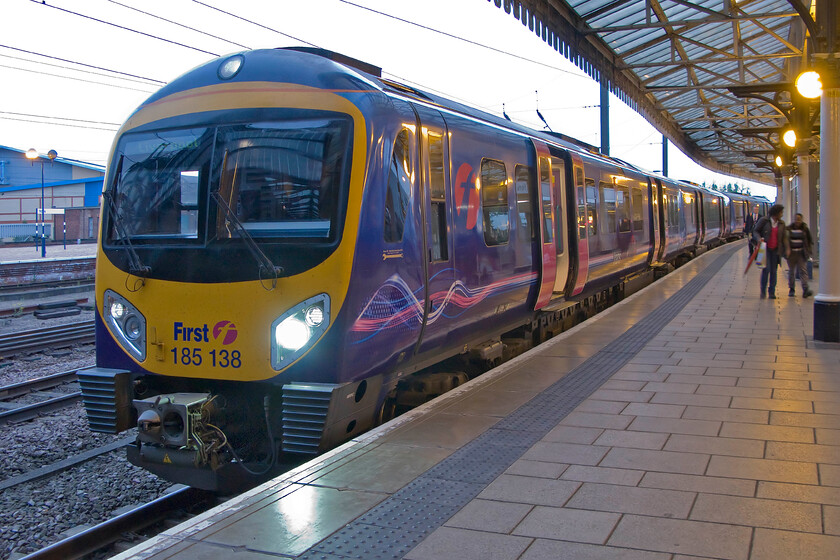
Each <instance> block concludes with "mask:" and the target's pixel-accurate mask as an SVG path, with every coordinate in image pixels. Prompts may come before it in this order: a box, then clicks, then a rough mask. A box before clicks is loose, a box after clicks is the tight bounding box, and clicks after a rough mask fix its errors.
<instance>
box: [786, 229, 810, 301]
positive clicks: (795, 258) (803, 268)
mask: <svg viewBox="0 0 840 560" xmlns="http://www.w3.org/2000/svg"><path fill="white" fill-rule="evenodd" d="M787 229H788V238H789V239H790V256H789V257H788V287H789V288H790V291H789V292H788V296H790V297H793V296H794V289H793V288H794V286H795V285H796V272H797V271H799V280H800V281H801V282H802V297H803V298H807V297H810V296H812V295H813V292H812V291H811V290H810V289H809V288H808V267H807V264H808V259H809V258H810V257H811V248H812V247H813V246H814V241H813V239H811V230H809V229H808V224H806V223H805V222H803V221H802V214H797V215H796V216H795V217H794V220H793V223H792V224H790V225H789V226H788V228H787Z"/></svg>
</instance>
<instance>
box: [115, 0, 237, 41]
mask: <svg viewBox="0 0 840 560" xmlns="http://www.w3.org/2000/svg"><path fill="white" fill-rule="evenodd" d="M107 1H108V2H110V3H111V4H116V5H117V6H120V7H123V8H126V9H128V10H133V11H135V12H139V13H141V14H143V15H146V16H149V17H153V18H155V19H159V20H161V21H165V22H166V23H171V24H172V25H177V26H178V27H183V28H184V29H189V30H190V31H195V32H196V33H200V34H201V35H206V36H207V37H212V38H213V39H218V40H219V41H224V42H225V43H230V44H231V45H236V46H237V47H242V48H243V49H246V50H251V47H248V46H245V45H243V44H241V43H237V42H236V41H231V40H230V39H225V38H224V37H219V36H218V35H213V34H212V33H207V32H206V31H202V30H200V29H196V28H195V27H190V26H189V25H185V24H183V23H178V22H177V21H172V20H171V19H166V18H165V17H162V16H159V15H155V14H153V13H150V12H145V11H143V10H141V9H139V8H135V7H134V6H129V5H127V4H123V3H122V2H117V1H116V0H107Z"/></svg>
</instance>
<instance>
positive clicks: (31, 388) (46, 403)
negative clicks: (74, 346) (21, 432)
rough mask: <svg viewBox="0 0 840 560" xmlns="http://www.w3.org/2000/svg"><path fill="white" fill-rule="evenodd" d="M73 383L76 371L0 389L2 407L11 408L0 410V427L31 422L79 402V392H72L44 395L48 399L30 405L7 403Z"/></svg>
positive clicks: (80, 397) (80, 394) (80, 395)
mask: <svg viewBox="0 0 840 560" xmlns="http://www.w3.org/2000/svg"><path fill="white" fill-rule="evenodd" d="M75 381H76V370H71V371H64V372H61V373H56V374H53V375H47V376H45V377H38V378H36V379H30V380H28V381H22V382H20V383H14V384H12V385H6V386H4V387H0V402H2V406H3V407H4V408H5V407H13V408H8V409H7V410H0V425H3V424H8V423H10V422H23V421H26V420H31V419H33V418H37V417H38V416H40V415H41V414H44V413H46V412H52V411H53V410H60V409H62V408H66V407H68V406H71V405H72V404H73V403H76V402H78V401H80V400H81V399H82V393H81V391H73V392H70V393H66V394H61V395H55V394H53V393H46V394H45V396H47V397H48V398H46V399H45V400H42V401H38V402H34V403H30V404H19V405H16V403H12V402H9V401H11V400H13V399H17V398H20V397H23V396H26V395H32V394H35V395H37V394H38V392H39V391H45V390H47V389H52V388H55V387H58V386H61V385H64V384H67V383H73V382H75Z"/></svg>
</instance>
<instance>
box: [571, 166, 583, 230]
mask: <svg viewBox="0 0 840 560" xmlns="http://www.w3.org/2000/svg"><path fill="white" fill-rule="evenodd" d="M574 169H575V186H576V187H577V204H578V207H577V220H578V238H579V239H586V197H585V193H584V192H583V169H581V168H580V167H575V168H574Z"/></svg>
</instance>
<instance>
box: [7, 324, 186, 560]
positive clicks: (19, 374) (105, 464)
mask: <svg viewBox="0 0 840 560" xmlns="http://www.w3.org/2000/svg"><path fill="white" fill-rule="evenodd" d="M89 319H93V311H92V310H83V311H82V314H81V315H77V316H74V317H64V318H59V319H49V320H41V319H37V318H35V317H34V316H33V315H32V314H24V315H21V316H19V317H4V318H2V319H0V336H2V335H3V333H8V332H19V331H24V330H30V329H37V328H41V327H47V326H54V325H59V324H68V323H74V322H79V321H84V320H89ZM93 362H94V349H93V345H86V346H80V347H74V348H73V349H68V350H59V351H55V352H50V351H46V352H42V353H37V354H33V355H31V356H29V357H24V356H21V357H17V358H14V359H8V360H0V385H7V384H11V383H15V382H19V381H24V380H27V379H32V378H34V377H43V376H45V375H50V374H53V373H58V372H61V371H67V370H69V369H73V368H82V367H87V366H90V365H93ZM126 435H129V433H128V432H124V433H121V434H117V435H111V434H97V433H93V432H91V431H90V430H89V429H88V427H87V420H86V418H85V413H84V409H83V407H82V405H81V404H76V405H75V406H73V407H69V408H66V409H62V410H60V411H56V412H53V413H49V414H47V415H44V416H42V417H41V418H38V419H36V420H31V421H28V422H22V423H19V424H9V425H5V426H0V480H5V479H8V478H11V477H13V476H16V475H19V474H22V473H25V472H29V471H31V470H33V469H35V468H38V467H41V466H44V465H49V464H52V463H55V462H57V461H59V460H61V459H65V458H67V457H70V456H73V455H77V454H79V453H81V452H83V451H87V450H90V449H95V448H97V447H99V446H102V445H105V444H106V443H110V442H112V441H114V440H117V439H121V438H124V437H125V436H126ZM170 486H171V483H169V482H167V481H164V480H161V479H158V478H157V477H155V476H154V475H152V474H149V473H147V472H146V471H143V470H141V469H138V468H136V467H134V466H133V465H131V464H130V463H128V461H127V460H126V459H125V452H124V451H122V450H119V451H116V452H113V453H109V454H107V455H103V456H101V457H97V458H95V459H92V460H91V461H89V462H87V463H84V464H82V465H80V466H78V467H75V468H73V469H71V470H69V471H66V472H63V473H61V474H58V475H56V476H53V477H50V478H46V479H42V480H37V481H33V482H29V483H25V484H21V485H18V486H14V487H12V488H8V489H6V490H3V491H0V560H6V559H7V558H17V557H20V556H23V555H25V554H28V553H31V552H35V551H36V550H39V549H41V548H44V547H45V546H47V545H49V544H51V543H53V542H56V541H58V540H61V539H62V538H63V537H64V535H62V533H64V532H65V531H68V530H70V529H73V528H75V527H79V526H84V525H95V524H97V523H100V522H102V521H104V520H106V519H108V518H109V517H112V515H113V512H114V511H115V510H117V509H119V508H122V507H126V506H132V505H136V504H140V503H144V502H147V501H149V500H152V499H154V498H156V497H158V496H160V495H161V494H162V493H164V491H165V490H166V489H168V488H169V487H170Z"/></svg>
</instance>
